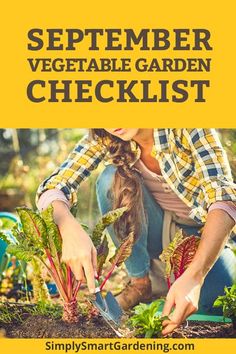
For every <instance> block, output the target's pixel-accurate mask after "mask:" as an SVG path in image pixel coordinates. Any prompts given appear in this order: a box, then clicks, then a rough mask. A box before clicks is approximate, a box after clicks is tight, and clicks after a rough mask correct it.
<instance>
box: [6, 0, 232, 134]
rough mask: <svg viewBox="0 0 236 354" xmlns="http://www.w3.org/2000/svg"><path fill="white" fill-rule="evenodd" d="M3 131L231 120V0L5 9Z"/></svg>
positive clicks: (53, 3)
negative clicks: (22, 128) (5, 128)
mask: <svg viewBox="0 0 236 354" xmlns="http://www.w3.org/2000/svg"><path fill="white" fill-rule="evenodd" d="M1 17H2V18H1V48H2V50H1V127H3V128H4V127H19V128H20V127H25V128H29V127H36V128H39V127H42V128H47V127H58V128H59V127H103V126H107V127H108V126H112V125H113V123H115V122H119V124H120V125H121V126H123V127H132V126H139V127H153V126H155V127H175V128H177V127H206V128H207V127H214V128H218V127H225V128H227V127H232V126H235V98H234V95H235V69H234V65H235V64H234V62H235V58H234V55H233V52H234V43H235V2H234V1H233V0H231V1H227V0H226V1H224V2H216V1H203V0H199V1H198V2H197V3H196V2H190V1H187V0H182V1H174V0H173V1H168V2H165V1H155V0H150V1H146V2H143V3H140V2H138V1H125V0H120V1H119V2H111V1H107V0H104V1H89V2H82V1H77V0H76V1H69V2H66V3H65V2H64V1H45V0H41V1H40V2H37V3H35V2H33V1H23V2H22V1H21V2H14V6H13V5H12V3H11V2H5V3H4V5H2V8H1Z"/></svg>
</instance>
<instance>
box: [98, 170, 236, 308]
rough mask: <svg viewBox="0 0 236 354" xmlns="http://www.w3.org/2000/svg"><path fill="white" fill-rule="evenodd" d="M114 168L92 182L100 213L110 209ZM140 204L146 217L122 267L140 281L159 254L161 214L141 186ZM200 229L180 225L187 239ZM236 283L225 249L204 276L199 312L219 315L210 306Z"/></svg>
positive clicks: (235, 263) (233, 260) (234, 261)
mask: <svg viewBox="0 0 236 354" xmlns="http://www.w3.org/2000/svg"><path fill="white" fill-rule="evenodd" d="M115 171H116V167H115V166H113V165H108V166H107V167H106V168H105V169H104V170H103V172H102V173H101V174H100V176H99V177H98V179H97V182H96V193H97V200H98V205H99V208H100V211H101V213H102V214H105V213H106V212H108V211H109V210H111V209H112V203H111V199H110V197H109V193H108V192H109V190H110V188H111V185H112V181H113V178H114V174H115ZM141 183H142V182H141ZM142 190H143V204H144V209H145V213H146V222H144V223H143V224H142V227H141V231H140V235H139V237H138V240H137V241H136V243H135V245H134V247H133V250H132V254H131V255H130V257H129V258H128V259H127V260H126V262H125V265H126V269H127V271H128V274H129V276H131V277H143V276H144V275H146V274H147V273H148V272H149V270H150V260H151V259H153V258H158V257H159V255H160V254H161V252H162V226H163V216H164V211H163V210H162V208H161V207H160V205H159V204H158V203H157V202H156V201H155V199H154V198H153V196H152V195H151V193H150V192H149V190H148V189H147V188H146V187H145V185H144V184H143V183H142ZM201 227H202V225H200V226H199V227H198V226H197V227H196V226H194V227H193V226H187V225H181V228H182V229H183V230H184V231H185V232H186V233H187V234H189V235H197V234H198V231H199V229H200V228H201ZM108 231H109V234H110V236H111V238H112V240H113V242H114V244H115V245H116V246H117V245H118V244H119V241H118V240H117V238H116V235H115V232H114V229H113V226H110V227H109V228H108ZM235 279H236V257H235V255H234V254H233V252H232V251H231V249H230V248H228V247H225V248H224V250H223V251H222V253H221V255H220V257H219V258H218V260H217V261H216V263H215V264H214V266H213V268H212V269H211V270H210V272H209V273H208V275H207V276H206V279H205V282H204V284H203V286H202V290H201V296H200V305H199V310H200V311H204V312H210V313H214V314H216V313H220V312H221V310H220V309H214V310H213V309H212V304H213V302H214V300H215V299H216V297H217V296H218V295H223V292H224V286H231V285H232V284H233V282H234V281H235Z"/></svg>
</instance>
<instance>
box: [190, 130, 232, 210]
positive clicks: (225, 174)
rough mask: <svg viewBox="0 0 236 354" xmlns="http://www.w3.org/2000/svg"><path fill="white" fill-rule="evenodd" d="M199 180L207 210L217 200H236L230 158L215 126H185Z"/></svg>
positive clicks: (202, 202) (201, 196)
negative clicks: (210, 127) (207, 127)
mask: <svg viewBox="0 0 236 354" xmlns="http://www.w3.org/2000/svg"><path fill="white" fill-rule="evenodd" d="M184 135H185V138H186V141H188V144H189V146H190V150H191V153H192V156H193V162H194V168H195V173H196V175H197V178H198V179H199V181H200V188H201V195H200V199H201V204H202V208H203V209H204V210H208V209H209V207H210V205H211V204H213V203H215V202H217V201H234V202H235V201H236V184H235V183H234V182H233V178H232V174H231V169H230V165H229V161H228V158H227V155H226V152H225V150H224V149H223V147H222V145H221V142H220V139H219V136H218V134H217V132H216V131H215V130H214V129H184Z"/></svg>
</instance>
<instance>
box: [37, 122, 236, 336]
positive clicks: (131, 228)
mask: <svg viewBox="0 0 236 354" xmlns="http://www.w3.org/2000/svg"><path fill="white" fill-rule="evenodd" d="M101 161H106V162H108V163H109V164H108V166H107V167H106V168H105V169H104V170H103V172H102V173H101V175H100V176H99V178H98V180H97V185H96V187H97V197H98V203H99V207H100V209H101V212H102V213H105V212H107V211H108V210H110V209H112V208H117V207H121V206H126V207H127V208H128V210H127V212H126V213H125V214H124V215H123V216H122V218H121V219H120V220H119V221H118V222H117V223H116V224H115V225H114V228H113V227H112V228H111V227H110V230H109V232H110V234H111V237H112V239H113V241H114V243H115V244H116V245H117V244H118V243H119V239H122V238H124V237H127V235H128V234H129V233H130V232H134V235H135V238H136V243H135V245H134V247H133V251H132V254H131V256H130V257H129V259H128V260H127V261H126V267H127V270H128V273H129V275H130V278H131V280H130V283H129V284H128V285H127V288H126V289H124V291H123V292H122V293H121V294H120V295H119V296H118V297H117V299H118V301H119V303H120V305H121V306H122V307H123V308H124V309H125V310H127V309H128V308H131V307H133V306H134V305H136V304H137V303H139V302H142V301H143V302H144V301H148V300H150V298H151V293H152V289H151V282H150V277H149V274H150V266H151V263H152V260H153V259H157V258H158V257H159V255H160V253H161V251H162V248H163V244H165V242H166V239H167V238H168V237H169V235H167V234H168V233H170V232H171V231H170V224H171V223H172V224H173V222H174V223H175V226H176V227H178V228H182V229H183V230H184V231H185V232H186V233H187V234H195V235H197V234H199V230H200V229H202V228H203V231H202V235H201V241H200V245H199V248H198V250H197V253H196V255H195V257H194V259H193V261H192V263H191V264H190V266H189V267H188V269H187V270H186V271H185V273H184V274H183V275H182V276H181V277H180V278H179V279H178V280H177V281H175V283H174V284H173V285H172V286H171V288H170V290H169V291H168V294H167V297H166V302H165V306H164V310H163V315H166V316H169V315H170V313H171V310H172V309H173V308H174V311H173V312H172V313H171V315H170V320H168V321H165V322H164V329H163V334H164V335H166V334H168V333H170V332H172V331H173V330H174V329H175V328H176V327H177V326H178V325H179V324H180V323H182V322H183V321H184V320H185V319H186V318H187V317H188V316H189V315H190V314H192V313H193V312H195V311H196V310H197V309H198V307H199V305H200V307H201V308H203V309H204V310H205V311H206V310H211V307H212V303H213V301H214V299H215V298H216V297H217V296H218V295H219V294H222V292H223V288H224V286H225V285H227V286H230V285H231V284H232V282H233V281H234V278H235V273H236V261H235V257H234V255H233V253H232V251H231V249H230V248H228V247H225V245H226V241H227V239H228V237H229V235H230V233H231V231H232V228H233V227H234V225H235V220H236V207H235V201H236V188H235V187H236V186H235V184H234V183H233V181H232V176H231V172H230V168H229V164H228V160H227V157H226V154H225V152H224V150H223V148H222V146H221V144H220V142H219V139H218V136H217V134H216V132H215V131H214V130H212V129H138V128H133V129H126V128H111V129H91V130H90V133H89V135H88V136H86V137H85V138H84V139H82V140H81V141H80V142H79V143H78V145H77V146H76V147H75V149H74V150H73V152H72V153H71V154H70V155H69V157H68V159H67V160H66V161H65V162H64V163H63V164H62V165H61V167H59V169H57V170H56V171H55V172H54V173H53V174H52V175H51V176H50V177H49V178H47V179H46V180H45V181H44V182H43V183H42V184H41V186H40V187H39V190H38V194H37V197H38V198H39V199H38V198H37V199H38V208H39V209H44V208H46V207H47V206H48V204H50V203H52V204H53V207H54V218H55V222H56V223H57V224H58V226H59V229H60V231H61V234H62V238H63V255H62V256H63V259H64V261H65V262H67V263H68V264H69V265H70V267H71V269H72V271H73V272H74V274H75V276H76V278H77V279H84V276H85V277H86V279H87V284H88V287H89V289H90V291H91V292H94V290H95V285H94V276H95V275H96V250H95V248H94V246H93V244H92V242H91V240H90V238H89V236H88V235H87V233H86V232H85V231H84V230H83V228H82V227H81V226H80V224H79V223H78V221H76V220H75V218H74V217H73V216H72V214H71V213H70V210H69V209H70V207H71V206H72V205H74V204H75V203H76V202H77V199H76V191H77V189H78V187H79V185H80V183H81V182H82V181H83V180H84V179H85V178H87V177H88V176H89V174H90V173H91V171H92V170H94V169H95V168H96V167H97V166H98V164H99V163H100V162H101ZM170 215H171V223H169V228H168V227H167V226H166V225H167V223H166V219H167V216H168V217H169V216H170ZM157 286H158V284H157ZM201 290H202V291H201ZM200 292H201V294H200Z"/></svg>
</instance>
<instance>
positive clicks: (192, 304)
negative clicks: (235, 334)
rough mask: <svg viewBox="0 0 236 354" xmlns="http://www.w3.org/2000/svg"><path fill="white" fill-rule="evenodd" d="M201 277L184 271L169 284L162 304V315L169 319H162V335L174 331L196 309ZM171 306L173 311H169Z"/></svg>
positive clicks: (201, 281)
mask: <svg viewBox="0 0 236 354" xmlns="http://www.w3.org/2000/svg"><path fill="white" fill-rule="evenodd" d="M202 283H203V279H199V277H194V276H193V275H191V274H190V273H189V272H187V271H186V272H185V273H184V274H182V275H181V277H179V278H178V279H177V280H176V281H175V282H174V284H173V285H172V286H171V288H170V290H169V292H168V294H167V297H166V302H165V305H164V309H163V312H162V316H168V317H169V320H165V321H163V331H162V334H163V335H167V334H169V333H171V332H172V331H174V330H175V329H176V328H177V327H178V326H179V325H180V324H181V323H182V322H184V321H185V319H186V318H187V317H188V316H190V315H191V314H193V313H194V312H196V311H197V309H198V302H199V297H200V291H201V287H202ZM172 308H174V311H173V312H172V313H171V310H172Z"/></svg>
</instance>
